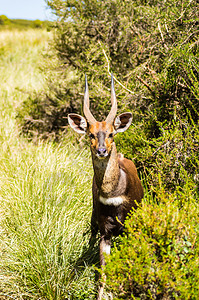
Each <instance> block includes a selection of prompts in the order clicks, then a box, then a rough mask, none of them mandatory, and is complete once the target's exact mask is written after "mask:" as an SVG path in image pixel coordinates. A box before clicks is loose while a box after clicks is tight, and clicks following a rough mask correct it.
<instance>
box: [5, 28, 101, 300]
mask: <svg viewBox="0 0 199 300" xmlns="http://www.w3.org/2000/svg"><path fill="white" fill-rule="evenodd" d="M49 38H50V36H49V33H47V32H46V31H38V30H37V31H34V30H28V31H25V32H17V31H15V32H12V31H5V32H3V31H2V32H0V66H1V73H0V82H1V91H0V118H1V125H0V142H1V147H0V298H1V297H3V296H5V297H6V299H9V298H11V299H13V298H14V299H93V297H94V296H93V295H94V294H95V290H96V286H95V267H94V265H95V263H96V262H97V261H96V257H97V246H94V248H92V249H90V248H89V243H88V242H89V235H90V234H89V223H90V221H89V220H90V214H91V205H92V203H91V177H92V174H91V173H92V172H91V161H90V156H89V152H88V150H85V149H84V148H83V149H78V147H74V146H73V145H72V143H71V142H70V141H69V138H68V141H64V140H63V141H62V142H61V143H60V144H59V145H57V144H54V143H53V142H49V143H42V142H39V143H38V144H37V145H35V144H34V143H33V142H31V143H29V142H27V141H26V140H25V139H24V138H23V137H20V135H19V131H20V128H17V124H16V121H15V116H16V109H17V107H18V106H19V105H20V103H21V102H22V101H24V100H25V99H26V97H28V94H27V91H28V92H30V91H32V90H35V89H37V90H42V89H43V88H45V81H44V77H45V76H44V74H43V73H42V72H41V71H40V69H39V66H40V63H41V59H42V56H41V52H42V51H43V50H46V49H47V42H48V40H49Z"/></svg>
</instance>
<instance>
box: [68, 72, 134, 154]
mask: <svg viewBox="0 0 199 300" xmlns="http://www.w3.org/2000/svg"><path fill="white" fill-rule="evenodd" d="M111 104H112V107H111V110H110V112H109V114H108V116H107V118H106V120H105V121H102V122H98V121H96V119H95V118H94V116H93V115H92V113H91V112H90V109H89V92H88V83H87V78H85V94H84V115H85V118H84V117H82V116H80V115H78V114H73V113H72V114H69V115H68V122H69V125H70V126H71V127H72V128H73V129H74V130H75V131H76V132H78V133H81V134H85V133H86V134H88V136H89V137H90V141H91V144H90V145H91V151H92V153H93V154H94V155H95V156H96V157H97V158H99V159H103V158H105V157H107V156H109V154H110V152H111V149H112V145H113V142H114V139H113V138H114V135H115V134H116V133H118V132H124V131H125V130H127V129H128V128H129V126H130V125H131V122H132V114H131V113H130V112H126V113H122V114H120V115H119V116H117V117H116V113H117V100H116V95H115V89H114V81H113V76H111Z"/></svg>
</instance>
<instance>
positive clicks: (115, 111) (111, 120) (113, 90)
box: [106, 74, 117, 123]
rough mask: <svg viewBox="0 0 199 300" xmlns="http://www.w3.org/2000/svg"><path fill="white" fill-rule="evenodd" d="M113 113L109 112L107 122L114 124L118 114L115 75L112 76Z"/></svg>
mask: <svg viewBox="0 0 199 300" xmlns="http://www.w3.org/2000/svg"><path fill="white" fill-rule="evenodd" d="M111 104H112V107H111V111H110V112H109V114H108V116H107V118H106V122H107V123H111V122H113V120H114V118H115V116H116V113H117V100H116V95H115V88H114V81H113V74H111Z"/></svg>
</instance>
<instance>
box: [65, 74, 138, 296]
mask: <svg viewBox="0 0 199 300" xmlns="http://www.w3.org/2000/svg"><path fill="white" fill-rule="evenodd" d="M111 103H112V107H111V110H110V112H109V114H108V116H107V118H106V120H105V121H103V122H97V121H96V119H95V118H94V117H93V115H92V114H91V112H90V110H89V93H88V83H87V79H86V84H85V94H84V115H85V118H84V117H82V116H80V115H78V114H73V113H72V114H69V115H68V122H69V124H70V126H71V127H72V128H73V129H74V130H75V131H76V132H78V133H82V134H85V133H87V134H88V135H89V137H90V148H91V155H92V163H93V169H94V178H93V186H92V193H93V211H92V217H91V237H93V236H95V235H96V233H97V231H98V230H99V231H100V264H101V267H102V268H103V266H104V265H105V259H104V253H106V254H109V253H110V245H111V236H112V235H114V236H116V235H119V234H121V233H122V231H123V224H124V221H125V218H126V216H127V214H128V213H129V212H130V210H131V209H132V208H136V206H137V203H139V202H140V201H141V199H142V197H143V188H142V185H141V181H140V179H139V178H138V174H137V170H136V167H135V165H134V163H133V162H132V161H131V160H129V159H126V158H124V156H123V155H122V154H117V150H116V145H115V142H114V135H115V134H116V133H118V132H124V131H125V130H127V129H128V127H129V126H130V125H131V122H132V114H131V113H130V112H125V113H122V114H120V115H119V116H118V117H116V118H115V116H116V112H117V101H116V95H115V90H114V82H113V76H111ZM103 288H104V284H102V286H101V287H100V288H99V293H98V298H97V299H101V298H102V294H103Z"/></svg>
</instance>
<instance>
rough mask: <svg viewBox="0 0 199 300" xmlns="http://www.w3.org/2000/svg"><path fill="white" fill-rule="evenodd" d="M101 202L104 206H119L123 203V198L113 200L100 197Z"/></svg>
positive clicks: (113, 198)
mask: <svg viewBox="0 0 199 300" xmlns="http://www.w3.org/2000/svg"><path fill="white" fill-rule="evenodd" d="M99 201H100V202H101V203H102V204H104V205H113V206H119V205H120V204H122V203H123V198H122V197H121V196H119V197H112V198H104V197H102V196H100V197H99Z"/></svg>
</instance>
